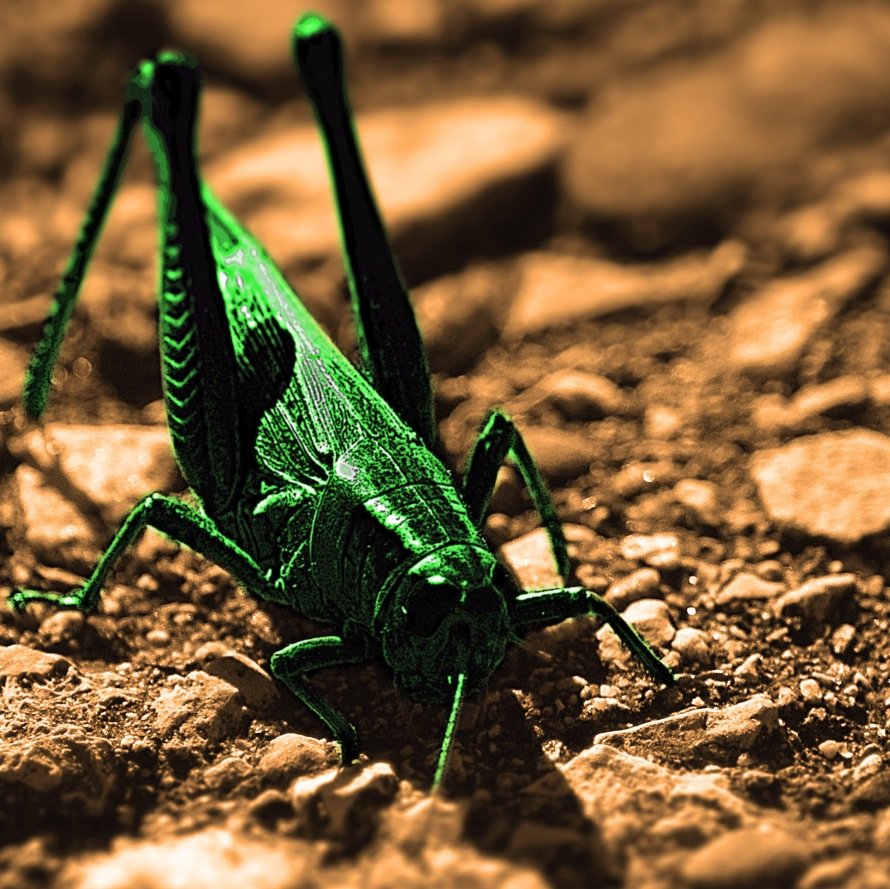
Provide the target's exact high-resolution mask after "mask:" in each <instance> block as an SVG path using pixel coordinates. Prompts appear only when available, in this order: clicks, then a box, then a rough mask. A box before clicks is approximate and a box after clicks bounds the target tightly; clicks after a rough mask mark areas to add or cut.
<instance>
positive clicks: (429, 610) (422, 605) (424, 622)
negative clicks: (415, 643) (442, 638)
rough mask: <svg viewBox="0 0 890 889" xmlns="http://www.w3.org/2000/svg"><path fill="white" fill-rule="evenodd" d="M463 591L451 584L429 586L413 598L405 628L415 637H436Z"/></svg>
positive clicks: (408, 609) (409, 605) (421, 589)
mask: <svg viewBox="0 0 890 889" xmlns="http://www.w3.org/2000/svg"><path fill="white" fill-rule="evenodd" d="M460 597H461V591H460V590H459V589H458V588H457V587H455V586H452V585H451V584H446V583H439V584H427V585H425V586H422V587H421V588H420V589H419V590H418V591H417V592H416V593H415V594H414V596H412V598H411V601H410V603H409V604H408V608H407V617H406V619H405V626H406V627H407V629H408V631H409V632H410V633H411V634H412V635H414V636H420V637H421V638H422V639H429V638H430V637H431V636H435V634H436V632H437V631H438V629H439V628H440V627H441V626H442V623H443V622H444V620H445V618H446V617H448V615H449V614H451V613H452V612H453V611H454V608H455V606H456V605H457V603H458V602H460Z"/></svg>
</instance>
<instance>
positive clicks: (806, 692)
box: [800, 679, 822, 703]
mask: <svg viewBox="0 0 890 889" xmlns="http://www.w3.org/2000/svg"><path fill="white" fill-rule="evenodd" d="M800 696H801V697H802V698H803V699H804V700H805V701H808V702H810V703H812V702H814V701H821V700H822V687H821V686H820V685H819V683H818V682H816V680H815V679H804V680H802V681H801V683H800Z"/></svg>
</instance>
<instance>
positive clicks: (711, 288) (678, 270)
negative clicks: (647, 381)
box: [504, 241, 745, 337]
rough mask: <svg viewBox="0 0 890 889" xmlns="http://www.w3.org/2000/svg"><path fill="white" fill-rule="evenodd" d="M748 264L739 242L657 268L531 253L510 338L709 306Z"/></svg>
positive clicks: (508, 329)
mask: <svg viewBox="0 0 890 889" xmlns="http://www.w3.org/2000/svg"><path fill="white" fill-rule="evenodd" d="M744 261H745V249H744V247H743V246H742V245H741V244H739V243H738V242H736V241H727V242H725V243H724V244H721V245H720V246H718V247H716V248H715V249H714V250H712V251H711V252H710V253H693V254H690V255H688V256H683V257H680V258H679V259H674V260H670V261H668V262H661V263H653V264H651V265H621V264H619V263H615V262H609V261H607V260H603V259H592V258H590V257H586V256H568V255H560V254H556V253H530V254H528V255H527V256H525V257H523V259H522V260H521V262H520V274H521V279H520V284H519V290H518V292H517V294H516V298H515V300H514V302H513V305H512V306H511V308H510V314H509V317H508V319H507V323H506V325H505V327H504V333H505V334H506V335H507V336H510V337H519V336H523V335H525V334H528V333H534V332H535V331H538V330H545V329H547V328H548V327H557V326H560V325H566V324H571V323H572V322H575V321H579V320H581V319H584V318H598V317H601V316H603V315H608V314H610V313H612V312H619V311H622V310H624V309H636V308H647V307H649V306H653V305H659V304H661V303H665V302H681V301H683V302H702V303H709V302H711V301H713V300H715V299H716V298H717V297H718V296H719V295H720V294H721V293H722V292H723V289H724V287H726V285H727V284H728V283H729V282H730V281H731V280H732V279H733V278H734V277H735V276H736V275H737V274H738V273H739V271H741V269H742V266H743V265H744Z"/></svg>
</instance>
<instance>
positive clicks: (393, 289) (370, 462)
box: [10, 14, 674, 788]
mask: <svg viewBox="0 0 890 889" xmlns="http://www.w3.org/2000/svg"><path fill="white" fill-rule="evenodd" d="M293 53H294V58H295V62H296V64H297V67H298V69H299V71H300V73H301V75H302V77H303V81H304V83H305V87H306V91H307V93H308V95H309V98H310V100H311V103H312V105H313V109H314V112H315V116H316V119H317V122H318V124H319V127H320V130H321V132H322V135H323V138H324V143H325V146H326V150H327V156H328V165H329V169H330V172H331V175H332V178H333V182H334V189H335V191H336V197H337V206H338V213H339V217H340V228H341V241H342V247H343V252H344V263H345V266H346V271H347V276H348V279H349V285H350V291H351V296H352V304H353V310H354V314H355V321H356V327H357V333H358V341H359V347H360V354H361V362H362V372H361V373H360V372H359V371H357V370H356V369H355V368H354V367H353V366H352V365H351V364H350V363H349V361H347V359H346V358H345V357H344V356H343V354H342V353H341V352H339V351H338V350H337V348H336V347H335V346H334V345H333V343H332V342H331V341H330V340H329V339H328V337H327V336H326V335H325V334H324V332H323V331H322V330H321V328H320V327H319V326H318V324H317V323H316V322H315V321H314V320H313V318H312V317H311V316H310V314H309V313H308V311H307V310H306V308H305V307H304V306H303V304H302V303H301V302H300V301H299V299H298V298H297V297H296V295H295V294H294V293H293V291H292V290H291V289H290V288H289V286H288V285H287V283H286V282H285V280H284V278H283V276H282V275H281V273H280V272H279V270H278V269H277V268H276V266H275V265H274V264H273V262H272V260H271V259H270V258H269V257H268V256H267V254H266V252H265V250H264V249H263V248H262V246H261V245H260V244H259V243H258V242H257V241H256V240H255V239H254V238H253V237H252V236H251V235H250V234H249V233H248V232H246V231H245V230H244V228H242V226H241V225H240V224H239V223H238V222H237V221H236V220H235V219H234V218H233V217H232V216H231V214H230V213H228V212H227V211H226V210H225V209H224V208H223V207H222V206H221V204H220V203H219V201H218V200H217V199H216V197H215V196H214V195H213V193H212V192H211V191H210V189H209V188H208V187H207V186H206V185H205V184H204V182H203V181H202V179H201V176H200V173H199V168H198V163H197V160H196V154H195V148H194V140H195V129H196V120H197V113H198V99H199V78H198V72H197V68H196V65H195V63H194V62H193V61H192V60H190V59H189V58H188V57H186V56H184V55H182V54H180V53H177V52H163V53H160V54H159V55H157V56H156V57H155V58H154V59H150V60H147V61H144V62H142V63H141V64H140V65H139V66H138V67H137V68H136V70H135V71H134V73H133V75H132V77H131V78H130V80H129V82H128V84H127V87H126V90H125V94H124V102H123V110H122V114H121V118H120V122H119V125H118V129H117V131H116V134H115V136H114V139H113V141H112V145H111V147H110V149H109V153H108V157H107V159H106V163H105V167H104V170H103V173H102V176H101V177H100V180H99V183H98V185H97V187H96V191H95V193H94V196H93V198H92V201H91V204H90V208H89V211H88V212H87V215H86V217H85V220H84V223H83V225H82V228H81V232H80V234H79V237H78V239H77V242H76V244H75V247H74V249H73V251H72V254H71V257H70V259H69V263H68V267H67V269H66V271H65V274H64V276H63V278H62V281H61V284H60V286H59V288H58V290H57V292H56V295H55V298H54V303H53V306H52V310H51V312H50V315H49V318H48V319H47V322H46V325H45V327H44V330H43V334H42V338H41V340H40V343H39V345H38V346H37V349H36V352H35V354H34V357H33V360H32V363H31V366H30V368H29V373H28V377H27V380H26V384H25V407H26V410H27V412H28V413H29V414H30V415H31V416H32V417H34V418H37V417H39V416H40V415H41V413H42V412H43V410H44V408H45V406H46V400H47V394H48V391H49V387H50V376H51V373H52V369H53V367H54V365H55V363H56V361H57V358H58V352H59V347H60V345H61V341H62V338H63V336H64V332H65V327H66V325H67V323H68V320H69V318H70V316H71V312H72V310H73V307H74V302H75V300H76V297H77V293H78V290H79V288H80V284H81V281H82V280H83V277H84V275H85V273H86V269H87V266H88V263H89V260H90V256H91V253H92V250H93V247H94V244H95V242H96V240H97V239H98V236H99V233H100V229H101V226H102V223H103V220H104V218H105V216H106V214H107V210H108V208H109V205H110V203H111V200H112V197H113V195H114V192H115V190H116V188H117V185H118V182H119V179H120V175H121V173H122V170H123V166H124V163H125V160H126V154H127V147H128V144H129V140H130V137H131V135H132V131H133V129H134V127H135V125H136V124H137V123H138V122H139V121H140V120H141V121H142V124H143V128H144V132H145V136H146V138H147V140H148V144H149V147H150V149H151V153H152V156H153V159H154V164H155V168H156V175H157V194H158V204H159V217H160V233H161V242H162V260H161V270H160V286H159V303H160V353H161V362H162V370H163V382H164V399H165V404H166V411H167V419H168V424H169V428H170V435H171V438H172V442H173V448H174V452H175V454H176V458H177V461H178V462H179V465H180V467H181V468H182V472H183V475H184V477H185V479H186V480H187V482H188V484H189V486H190V487H191V490H192V491H193V492H194V494H195V495H196V497H197V498H198V500H199V501H200V504H201V509H200V510H198V509H196V508H192V507H190V506H189V505H187V504H186V503H184V502H182V501H179V500H177V499H175V498H172V497H168V496H164V495H162V494H150V495H148V496H147V497H145V498H144V499H143V500H141V501H140V502H139V503H138V504H137V505H136V506H135V507H134V508H133V510H132V511H131V512H130V514H129V515H128V516H127V518H126V519H125V521H124V522H123V525H122V526H121V528H120V529H119V531H118V532H117V534H116V535H115V536H114V538H113V540H112V541H111V543H110V545H109V546H108V548H107V550H106V551H105V553H104V555H103V556H102V558H101V559H100V561H99V563H98V564H97V565H96V568H95V570H94V571H93V573H92V575H91V576H90V577H89V579H88V580H87V581H86V583H85V584H84V586H83V587H82V588H80V589H78V590H76V591H74V592H72V593H70V594H67V595H60V594H54V593H49V592H43V591H38V590H18V591H16V592H14V593H13V594H12V596H11V597H10V604H11V606H12V607H13V608H15V609H21V608H23V607H24V606H25V605H27V603H29V602H50V603H52V604H54V605H57V606H60V607H63V608H77V609H80V610H81V611H84V612H89V611H91V610H92V609H94V608H95V607H96V605H97V603H98V600H99V595H100V591H101V589H102V586H103V584H104V582H105V579H106V577H107V575H108V572H109V571H110V570H111V569H112V567H113V566H114V564H115V563H116V562H117V560H118V559H119V558H120V556H121V554H122V553H123V552H124V551H125V550H126V548H127V547H128V546H129V545H130V544H131V543H133V542H134V540H135V539H136V538H137V537H138V536H139V534H141V533H142V531H143V530H144V529H145V528H146V527H149V526H150V527H152V528H155V529H156V530H158V531H160V532H162V533H164V534H166V535H167V536H169V537H170V538H172V539H173V540H175V541H177V542H179V543H181V544H185V545H186V546H189V547H191V548H192V549H194V550H196V551H197V552H199V553H201V554H203V555H204V556H205V557H207V558H208V559H210V560H212V561H213V562H215V563H217V564H218V565H220V566H221V567H223V568H224V569H226V570H227V571H229V572H230V573H231V574H232V575H233V576H234V577H235V578H237V579H238V581H239V582H240V583H241V584H242V585H243V586H244V587H245V588H246V589H247V590H248V591H250V592H251V593H253V594H255V595H257V596H259V597H261V598H263V599H267V600H269V601H271V602H277V603H280V604H282V605H286V606H288V607H290V608H293V609H295V610H296V611H298V612H300V613H301V614H303V615H306V616H308V617H310V618H313V619H315V620H318V621H321V622H324V623H327V624H330V625H332V626H333V627H334V628H336V632H334V633H333V634H331V635H328V636H318V637H316V638H312V639H304V640H302V641H299V642H294V643H293V644H291V645H287V646H285V647H284V648H282V649H281V650H280V651H277V652H275V654H274V655H273V656H272V659H271V670H272V673H273V674H274V675H275V676H276V677H277V678H278V679H279V680H280V681H281V682H282V683H284V685H286V686H287V687H288V688H289V689H290V691H291V692H292V693H293V694H294V695H295V696H296V697H297V698H299V699H300V700H301V701H302V702H303V703H304V704H305V705H306V706H307V707H309V709H310V710H312V711H313V712H314V713H315V714H316V715H317V716H318V717H319V718H320V719H321V721H322V722H323V723H324V724H325V726H326V727H327V728H328V729H329V730H330V732H331V733H332V734H333V736H334V738H335V739H336V740H337V741H338V742H339V744H340V748H341V752H342V759H343V761H344V763H349V762H351V761H352V760H353V759H354V758H355V757H356V756H357V753H358V738H357V735H356V731H355V728H354V727H353V726H352V725H351V724H350V723H349V721H348V720H347V719H346V718H345V717H344V716H343V715H342V714H341V713H340V712H339V711H338V710H337V709H336V708H335V707H333V706H332V705H331V704H330V703H329V702H328V701H327V700H326V699H325V698H324V697H323V696H322V695H320V694H319V693H318V691H317V690H315V689H314V688H313V687H312V686H311V685H310V684H309V682H308V681H307V675H308V674H311V673H313V672H314V671H316V670H321V669H324V668H328V667H336V666H340V665H345V664H355V663H358V662H361V661H364V660H367V659H370V658H373V657H380V656H382V658H383V660H384V661H385V662H386V663H387V664H388V666H389V667H390V668H391V669H392V671H393V673H394V679H395V682H396V683H397V685H398V686H399V687H401V688H402V689H404V690H405V692H407V693H408V694H409V695H410V696H412V697H413V698H414V699H416V700H427V701H435V702H439V703H442V704H448V703H450V705H451V706H450V711H449V717H448V721H447V725H446V729H445V733H444V736H443V740H442V745H441V748H440V751H439V756H438V761H437V765H436V770H435V776H434V780H433V787H434V788H437V787H438V786H439V784H440V782H441V780H442V775H443V773H444V770H445V765H446V762H447V758H448V753H449V750H450V748H451V742H452V737H453V732H454V728H455V725H456V723H457V719H458V714H459V711H460V705H461V701H462V700H463V697H464V696H465V694H468V693H471V692H473V691H475V690H478V689H479V688H480V686H482V685H483V684H484V683H485V681H486V680H487V679H488V677H489V676H490V675H491V673H492V672H493V671H494V669H495V668H496V667H497V666H498V665H499V663H500V662H501V660H502V659H503V657H504V653H505V649H506V647H507V645H508V643H510V642H518V641H521V639H520V635H519V634H520V633H522V632H524V631H526V630H528V629H530V628H533V627H540V626H544V625H548V624H554V623H557V622H559V621H562V620H564V619H566V618H569V617H575V616H581V615H596V616H598V617H600V618H602V619H603V620H605V621H606V622H608V623H609V624H610V625H611V626H612V628H613V629H614V630H615V632H616V633H617V634H618V636H619V637H620V638H621V639H622V640H623V641H624V643H625V644H626V645H627V646H628V647H629V648H630V650H631V651H632V652H633V653H634V654H635V655H636V656H637V657H638V658H639V659H640V660H641V661H642V662H643V664H644V665H645V666H646V667H647V668H648V669H649V670H650V671H651V672H652V674H653V675H654V676H655V677H656V678H657V679H658V680H660V681H661V682H664V683H671V682H673V678H674V677H673V674H672V673H671V671H670V669H669V668H668V667H667V666H666V665H665V664H664V663H662V661H661V660H660V659H659V658H658V656H657V655H656V654H655V652H654V651H653V650H652V649H651V648H650V647H649V645H648V644H647V642H646V641H645V640H644V639H643V638H642V637H641V636H640V635H638V634H637V632H636V630H634V629H633V628H632V627H631V626H630V625H628V624H627V623H626V622H625V621H624V620H623V619H622V618H621V617H620V616H619V615H618V613H617V612H616V611H615V610H614V609H613V608H611V607H610V606H609V605H608V604H607V603H606V602H605V601H604V600H603V599H601V598H600V597H599V596H597V595H596V594H595V593H593V592H592V591H590V590H587V589H585V588H583V587H565V588H560V589H552V590H538V591H534V592H525V591H523V589H522V588H521V587H520V586H519V584H518V583H517V581H516V579H515V578H514V577H513V575H512V574H511V572H510V571H509V570H508V569H507V568H506V567H505V566H504V565H502V564H501V563H500V562H499V560H498V559H497V558H496V556H495V555H494V554H493V553H492V552H491V551H490V550H489V548H488V547H487V545H486V543H485V541H484V539H483V537H482V535H481V532H480V526H481V525H482V523H483V521H484V518H485V515H486V511H487V508H488V504H489V501H490V498H491V495H492V491H493V489H494V486H495V481H496V478H497V474H498V470H499V468H500V466H501V465H502V464H503V462H504V461H505V460H506V459H508V458H509V459H512V460H513V462H514V463H515V464H516V465H517V467H518V468H519V470H520V472H521V474H522V477H523V479H524V481H525V484H526V486H527V488H528V490H529V493H530V496H531V499H532V502H533V504H534V506H535V507H536V509H537V510H538V512H539V513H540V515H541V517H542V520H543V524H544V526H545V528H546V529H547V532H548V534H549V538H550V541H551V546H552V551H553V555H554V557H555V560H556V564H557V566H558V569H559V571H560V573H561V574H562V575H563V576H566V575H567V574H568V573H569V558H568V552H567V547H566V541H565V538H564V536H563V532H562V529H561V527H560V524H559V521H558V519H557V516H556V511H555V509H554V506H553V503H552V501H551V499H550V495H549V493H548V491H547V488H546V486H545V483H544V481H543V479H542V477H541V474H540V472H539V470H538V468H537V466H536V464H535V462H534V460H533V459H532V457H531V455H530V454H529V452H528V450H527V448H526V446H525V444H524V443H523V440H522V436H521V435H520V434H519V432H518V430H517V429H516V427H515V426H514V424H513V423H512V421H511V420H510V419H509V418H508V417H507V416H506V415H505V414H503V413H501V412H500V411H497V410H494V411H492V412H491V414H490V416H489V418H488V420H487V421H486V422H485V424H484V425H483V428H482V430H481V432H480V434H479V437H478V440H477V442H476V444H475V446H474V447H473V449H472V451H471V453H470V456H469V459H468V463H467V467H466V471H465V473H464V476H463V481H462V483H460V484H458V483H457V482H456V481H455V479H454V478H453V477H452V475H451V473H450V472H449V470H448V469H447V468H446V467H445V465H444V463H443V462H442V461H441V460H440V459H439V457H438V456H437V455H436V453H435V447H436V429H435V424H434V419H433V409H432V403H433V402H432V393H431V387H430V377H429V372H428V369H427V361H426V355H425V352H424V347H423V343H422V340H421V338H420V334H419V332H418V328H417V323H416V321H415V318H414V314H413V312H412V309H411V304H410V302H409V299H408V295H407V293H406V290H405V286H404V284H403V282H402V278H401V275H400V272H399V269H398V265H397V262H396V259H395V257H394V256H393V254H392V250H391V248H390V245H389V241H388V239H387V235H386V232H385V229H384V226H383V223H382V221H381V217H380V214H379V212H378V209H377V206H376V203H375V200H374V197H373V195H372V192H371V187H370V185H369V183H368V179H367V176H366V173H365V170H364V166H363V162H362V158H361V153H360V149H359V146H358V142H357V140H356V137H355V133H354V129H353V125H352V117H351V111H350V106H349V102H348V99H347V97H346V93H345V85H344V77H343V51H342V46H341V43H340V39H339V36H338V34H337V32H336V30H335V29H334V28H333V26H332V25H331V24H330V23H329V22H327V21H326V20H325V19H323V18H322V17H320V16H318V15H314V14H309V15H305V16H304V17H303V18H302V19H300V21H299V22H298V23H297V25H296V27H295V29H294V34H293Z"/></svg>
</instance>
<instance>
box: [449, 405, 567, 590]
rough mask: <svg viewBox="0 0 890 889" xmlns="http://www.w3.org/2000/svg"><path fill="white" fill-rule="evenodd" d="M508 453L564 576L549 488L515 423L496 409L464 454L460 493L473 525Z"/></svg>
mask: <svg viewBox="0 0 890 889" xmlns="http://www.w3.org/2000/svg"><path fill="white" fill-rule="evenodd" d="M508 457H509V458H511V459H512V460H513V461H514V462H515V463H516V466H517V468H518V469H519V472H520V473H521V475H522V478H523V481H524V482H525V485H526V487H527V488H528V492H529V494H530V495H531V498H532V503H533V504H534V506H535V509H537V511H538V513H539V514H540V516H541V520H542V521H543V523H544V527H545V528H546V529H547V533H548V534H549V535H550V545H551V547H552V549H553V556H554V558H555V559H556V567H557V570H558V571H559V573H560V574H561V575H562V577H567V576H568V574H569V553H568V548H567V546H566V539H565V535H564V534H563V532H562V526H561V525H560V523H559V518H558V517H557V515H556V509H555V508H554V506H553V500H552V499H551V497H550V492H549V491H548V490H547V485H546V483H545V482H544V479H543V478H542V476H541V472H540V470H539V469H538V466H537V464H536V463H535V460H534V457H532V455H531V454H530V453H529V450H528V448H527V447H526V445H525V442H524V441H523V439H522V435H520V433H519V430H518V429H517V428H516V425H515V424H514V423H513V421H512V420H511V419H510V418H509V417H508V416H507V415H506V414H505V413H503V412H502V411H499V410H494V411H492V412H491V413H490V414H489V415H488V419H487V420H486V421H485V424H484V425H483V427H482V430H481V432H480V433H479V437H478V438H477V439H476V443H475V444H474V445H473V449H472V450H471V451H470V456H469V457H468V458H467V469H466V472H465V473H464V481H463V497H464V501H465V502H466V504H467V509H468V511H469V513H470V518H471V519H472V520H473V521H474V522H475V523H476V525H481V524H482V522H483V520H484V519H485V513H486V512H487V511H488V504H489V502H490V500H491V495H492V494H493V493H494V486H495V483H496V482H497V477H498V470H499V469H500V468H501V466H503V464H504V461H505V460H506V459H507V458H508Z"/></svg>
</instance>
